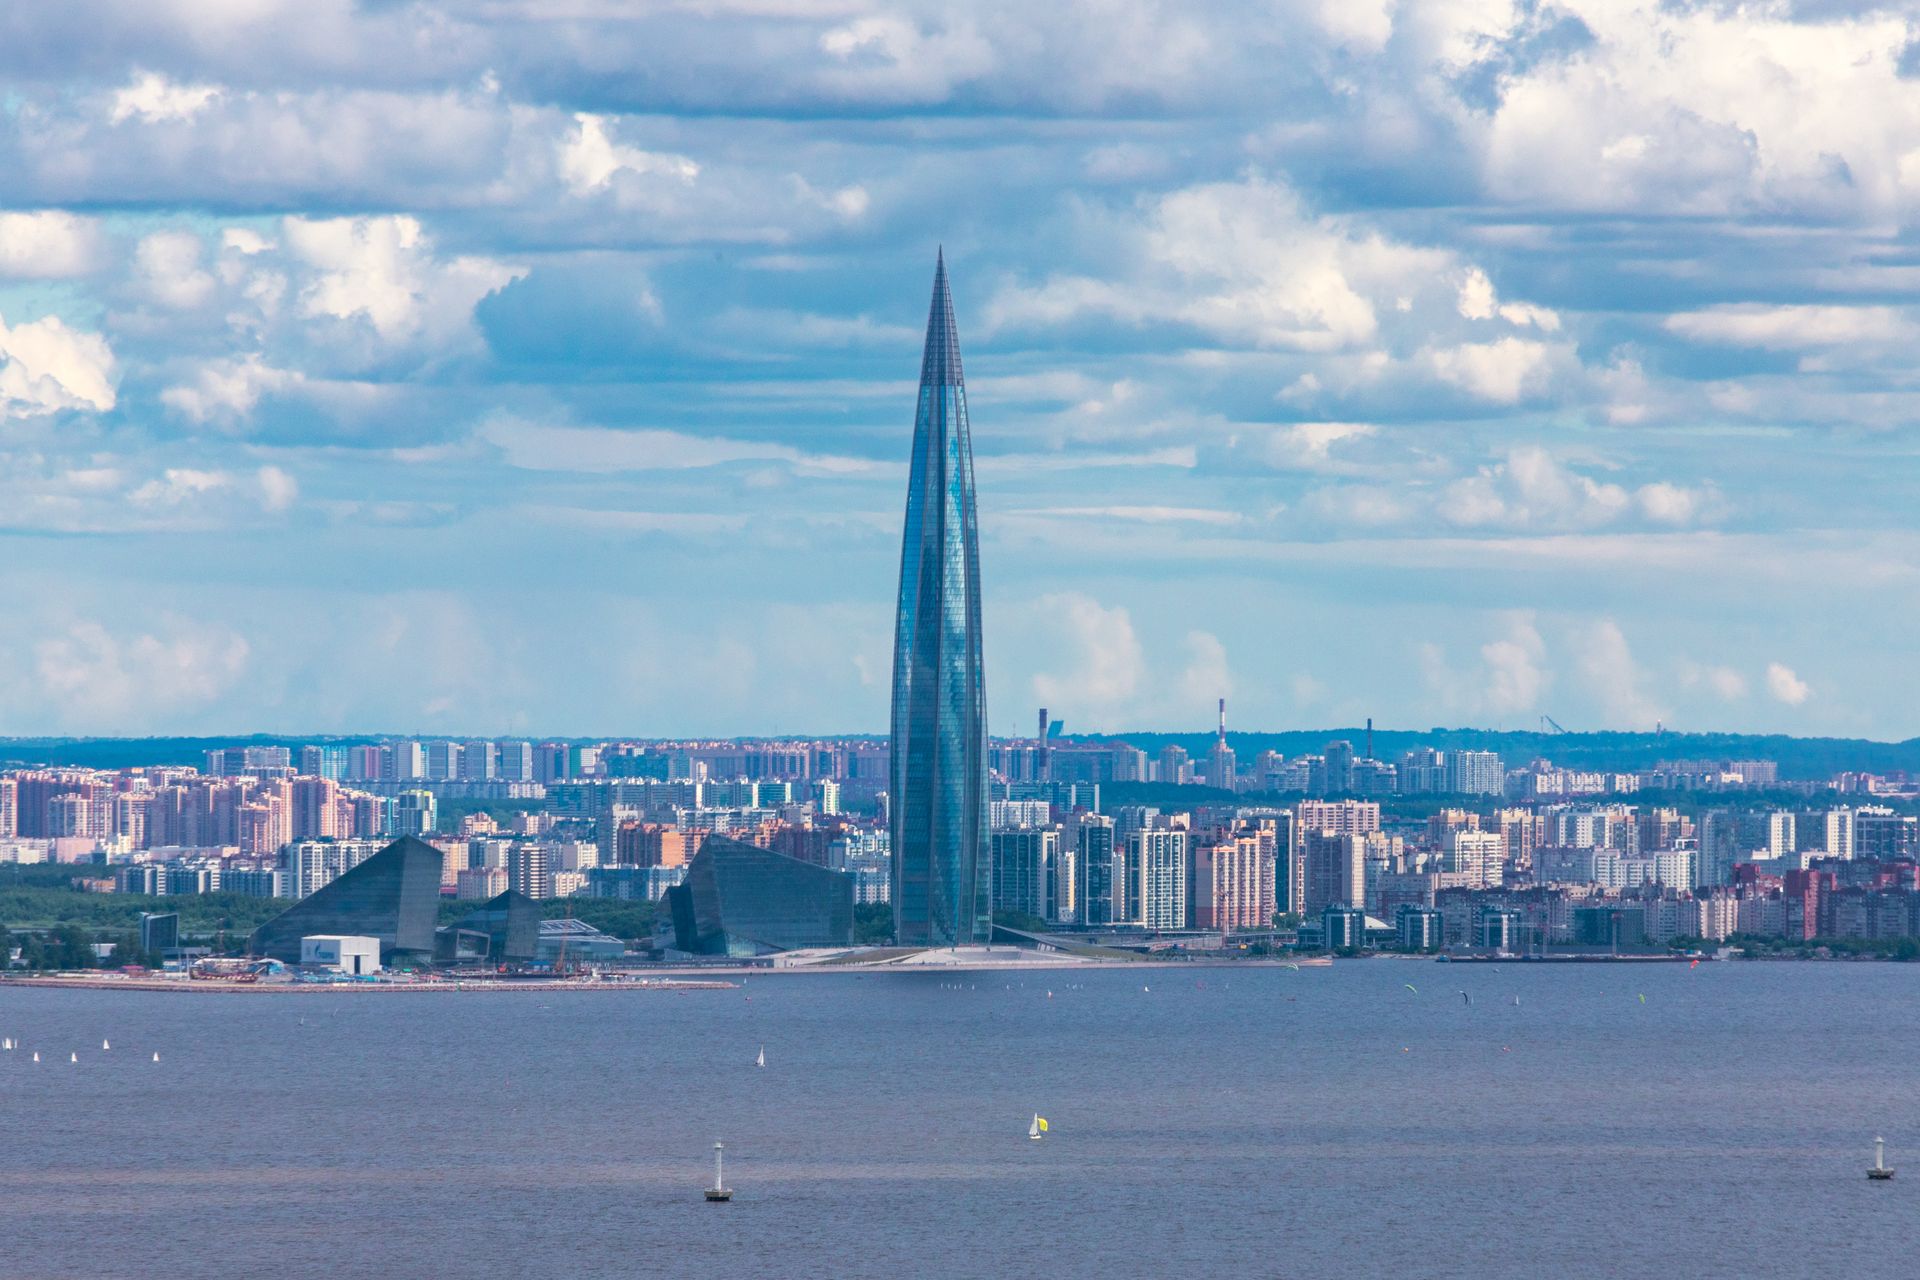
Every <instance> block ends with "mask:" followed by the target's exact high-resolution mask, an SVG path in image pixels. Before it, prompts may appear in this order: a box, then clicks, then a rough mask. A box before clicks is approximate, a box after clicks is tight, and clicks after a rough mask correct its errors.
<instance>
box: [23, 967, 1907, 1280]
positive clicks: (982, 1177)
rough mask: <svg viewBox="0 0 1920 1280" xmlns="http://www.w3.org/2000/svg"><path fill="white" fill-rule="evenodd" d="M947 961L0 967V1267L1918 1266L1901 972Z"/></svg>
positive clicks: (858, 1271) (604, 1272) (1531, 1273)
mask: <svg viewBox="0 0 1920 1280" xmlns="http://www.w3.org/2000/svg"><path fill="white" fill-rule="evenodd" d="M955 982H956V979H955V978H953V977H952V976H946V977H942V976H939V975H925V976H920V975H901V974H890V975H872V976H866V977H859V976H854V975H850V974H849V975H833V976H826V975H792V976H773V975H769V976H766V977H756V978H752V979H749V980H748V982H747V983H746V985H745V987H744V988H743V989H742V990H737V991H702V992H682V993H671V994H666V993H647V992H616V993H607V992H578V993H565V994H554V993H506V994H478V993H462V994H445V995H378V994H357V995H288V996H267V995H217V996H216V995H198V994H195V995H185V994H182V995H166V994H140V993H98V992H85V991H21V990H18V989H0V1033H3V1034H5V1035H7V1036H11V1037H14V1038H15V1039H16V1041H17V1042H19V1044H20V1046H21V1047H20V1049H19V1050H17V1051H16V1052H13V1053H0V1276H5V1277H29V1276H30V1277H46V1276H76V1277H78V1276H87V1277H153V1276H195V1277H225V1276H236V1277H240V1276H247V1277H252V1276H273V1277H287V1276H301V1277H304V1276H328V1277H341V1278H351V1277H362V1276H366V1277H372V1276H396V1277H426V1276H448V1277H451V1276H479V1277H492V1276H530V1277H549V1276H551V1277H598V1276H635V1277H645V1276H670V1277H677V1276H698V1277H703V1278H708V1277H722V1276H746V1277H757V1276H805V1277H812V1276H819V1277H919V1276H952V1277H972V1276H1048V1277H1063V1278H1068V1277H1102V1278H1103V1280H1104V1278H1106V1277H1115V1276H1169V1275H1180V1274H1195V1273H1200V1272H1204V1273H1207V1274H1213V1275H1233V1276H1276V1275H1286V1276H1296V1275H1297V1276H1308V1275H1316V1276H1317V1275H1335V1274H1339V1275H1372V1274H1378V1275H1396V1276H1432V1277H1451V1276H1460V1277H1480V1278H1484V1277H1505V1276H1513V1277H1541V1276H1632V1277H1640V1276H1659V1277H1695V1276H1698V1277H1719V1276H1726V1277H1756V1276H1838V1275H1843V1274H1844V1275H1848V1276H1855V1277H1878V1276H1888V1277H1893V1276H1900V1277H1911V1276H1913V1275H1916V1274H1920V1263H1916V1262H1915V1261H1914V1254H1915V1245H1916V1244H1920V1087H1917V1083H1920V1065H1917V1064H1916V1058H1917V1057H1920V965H1916V966H1903V965H1870V964H1853V965H1843V964H1827V965H1819V964H1744V965H1742V964H1706V965H1702V966H1700V968H1699V969H1697V970H1691V971H1689V970H1688V969H1687V968H1685V967H1684V966H1678V965H1653V966H1646V967H1627V966H1571V965H1558V966H1540V967H1534V968H1523V967H1520V966H1501V967H1500V968H1499V969H1498V970H1497V971H1496V970H1494V969H1491V968H1488V967H1486V966H1478V965H1443V964H1432V963H1423V962H1402V961H1384V960H1383V961H1354V962H1347V963H1342V964H1340V965H1337V966H1335V967H1334V968H1332V969H1321V970H1304V971H1300V972H1291V971H1288V970H1284V969H1252V968H1249V969H1204V970H1198V969H1194V970H1189V969H1174V970H1160V971H1147V972H1133V971H1100V972H1093V973H1085V974H1073V973H1052V974H1024V975H1021V976H1019V977H1014V978H1009V977H1007V976H1005V975H1001V974H980V975H973V976H971V977H965V978H961V979H959V980H958V982H959V985H960V987H961V989H957V990H956V989H953V988H954V984H955ZM1409 983H1410V984H1412V985H1413V986H1415V987H1416V988H1417V990H1415V991H1410V990H1408V989H1407V985H1406V984H1409ZM1143 986H1150V987H1151V990H1143ZM1463 989H1464V990H1465V991H1466V992H1467V993H1468V994H1469V995H1470V996H1471V1003H1470V1004H1469V1003H1468V1001H1467V1000H1466V999H1463V998H1462V996H1461V995H1460V992H1461V991H1462V990H1463ZM1049 990H1051V992H1052V995H1051V997H1049V995H1048V991H1049ZM1642 995H1644V996H1645V1000H1644V1001H1642V999H1641V998H1640V997H1641V996H1642ZM1516 997H1517V998H1518V1001H1519V1003H1518V1004H1516V1003H1515V999H1516ZM103 1038H107V1039H110V1040H111V1042H112V1044H113V1048H112V1050H111V1051H110V1052H104V1053H103V1052H101V1050H100V1042H101V1040H102V1039H103ZM762 1044H764V1045H765V1046H766V1053H767V1065H766V1067H765V1068H764V1069H760V1068H756V1067H755V1066H754V1065H753V1058H754V1054H755V1052H756V1051H757V1050H758V1049H759V1047H760V1046H761V1045H762ZM36 1048H37V1049H38V1050H39V1051H40V1055H41V1062H40V1063H39V1064H38V1065H34V1064H33V1063H32V1062H31V1060H30V1052H31V1051H32V1050H34V1049H36ZM156 1051H157V1052H158V1053H159V1054H160V1055H161V1060H160V1062H159V1063H154V1062H153V1061H152V1060H151V1059H152V1054H153V1053H154V1052H156ZM73 1052H77V1053H78V1054H79V1056H80V1062H79V1064H78V1065H74V1064H71V1063H70V1062H69V1061H68V1055H69V1053H73ZM1035 1111H1038V1112H1040V1113H1041V1114H1043V1115H1045V1116H1047V1117H1048V1119H1049V1120H1050V1121H1051V1122H1052V1135H1051V1136H1050V1137H1049V1138H1048V1139H1046V1140H1045V1141H1042V1142H1029V1141H1028V1140H1027V1137H1026V1131H1027V1122H1028V1119H1029V1117H1030V1116H1031V1115H1032V1114H1033V1113H1034V1112H1035ZM1876 1132H1884V1133H1885V1135H1886V1137H1887V1139H1888V1142H1889V1148H1890V1162H1891V1163H1894V1164H1896V1165H1899V1164H1902V1163H1906V1164H1910V1165H1911V1166H1912V1167H1911V1169H1910V1170H1909V1171H1908V1172H1905V1173H1903V1174H1902V1175H1901V1177H1900V1178H1899V1179H1896V1180H1895V1181H1894V1182H1893V1183H1891V1184H1869V1183H1868V1182H1867V1181H1866V1178H1865V1176H1864V1169H1865V1165H1866V1163H1867V1161H1868V1158H1869V1156H1870V1154H1871V1149H1870V1144H1871V1140H1872V1138H1873V1136H1874V1134H1875V1133H1876ZM716 1138H721V1139H724V1140H725V1141H726V1143H727V1151H728V1162H727V1170H728V1181H729V1182H730V1183H731V1184H732V1185H734V1186H735V1188H736V1189H737V1198H736V1200H735V1201H734V1203H732V1204H730V1205H725V1206H713V1205H708V1204H706V1203H705V1202H704V1201H703V1200H702V1199H701V1197H700V1188H701V1185H702V1182H703V1180H704V1179H706V1178H707V1177H708V1176H709V1175H710V1172H711V1146H712V1143H713V1141H714V1140H715V1139H716Z"/></svg>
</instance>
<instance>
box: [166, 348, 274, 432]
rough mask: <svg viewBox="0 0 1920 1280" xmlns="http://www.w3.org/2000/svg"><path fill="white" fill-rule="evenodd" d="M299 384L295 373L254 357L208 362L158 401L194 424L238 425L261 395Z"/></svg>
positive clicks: (248, 415)
mask: <svg viewBox="0 0 1920 1280" xmlns="http://www.w3.org/2000/svg"><path fill="white" fill-rule="evenodd" d="M302 381H304V379H303V377H302V375H301V374H299V373H298V372H296V371H294V370H290V369H276V368H273V367H272V366H270V365H268V364H266V363H264V362H263V361H262V360H261V359H260V357H259V356H258V355H248V356H242V357H239V358H237V359H228V360H209V361H206V362H204V363H202V364H201V365H200V366H199V368H198V369H196V370H195V371H194V376H193V380H192V381H191V382H186V383H180V384H177V385H175V386H170V387H168V388H166V389H165V390H163V391H162V392H161V393H160V400H161V402H162V403H163V404H165V405H166V406H167V407H168V408H170V409H173V410H175V411H176V412H178V413H180V414H183V415H185V416H186V417H188V418H190V419H192V420H193V421H195V422H201V423H206V422H227V423H231V422H242V421H245V420H246V419H248V418H250V417H252V416H253V411H254V409H255V407H256V406H258V405H259V403H260V397H261V396H263V395H265V394H267V393H269V392H274V391H280V390H283V389H285V388H288V387H292V386H297V385H299V384H300V383H301V382H302Z"/></svg>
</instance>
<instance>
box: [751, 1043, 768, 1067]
mask: <svg viewBox="0 0 1920 1280" xmlns="http://www.w3.org/2000/svg"><path fill="white" fill-rule="evenodd" d="M753 1065H754V1066H756V1067H764V1066H766V1065H767V1046H765V1045H761V1046H760V1056H759V1057H757V1058H755V1059H754V1060H753Z"/></svg>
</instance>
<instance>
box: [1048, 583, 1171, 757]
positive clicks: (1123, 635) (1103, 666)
mask: <svg viewBox="0 0 1920 1280" xmlns="http://www.w3.org/2000/svg"><path fill="white" fill-rule="evenodd" d="M1036 610H1037V612H1038V613H1039V615H1040V621H1041V626H1042V630H1043V631H1044V632H1045V633H1046V634H1047V635H1048V637H1049V639H1050V640H1051V642H1052V643H1051V644H1049V646H1048V649H1049V651H1050V652H1052V653H1053V654H1055V655H1057V660H1058V661H1059V662H1060V665H1061V667H1062V668H1063V669H1062V670H1058V671H1052V672H1048V671H1041V672H1036V673H1035V674H1034V677H1033V693H1034V697H1035V698H1036V699H1038V700H1039V702H1040V704H1041V705H1042V706H1046V707H1052V708H1055V709H1056V711H1057V713H1058V714H1059V715H1060V717H1061V718H1062V719H1067V718H1073V719H1077V720H1079V721H1080V722H1082V723H1083V724H1086V725H1088V726H1089V727H1092V726H1110V725H1112V724H1113V723H1114V720H1115V717H1116V716H1119V715H1123V714H1124V712H1125V710H1126V708H1127V707H1128V706H1129V705H1130V704H1131V703H1132V702H1133V699H1134V696H1135V695H1136V693H1137V692H1138V691H1139V689H1140V686H1141V684H1142V683H1143V682H1144V681H1145V679H1146V668H1147V659H1146V653H1145V651H1144V650H1143V649H1142V648H1141V646H1140V639H1139V637H1138V636H1136V635H1135V634H1134V630H1133V618H1132V616H1131V615H1130V614H1129V613H1128V612H1127V610H1126V609H1124V608H1121V607H1117V606H1116V607H1114V608H1111V609H1109V608H1106V607H1105V606H1103V605H1101V604H1100V603H1099V602H1098V601H1097V600H1094V599H1093V598H1092V597H1091V596H1086V595H1081V594H1079V593H1078V592H1066V593H1062V594H1058V595H1049V596H1045V597H1043V598H1042V599H1041V600H1039V601H1038V602H1037V604H1036Z"/></svg>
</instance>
